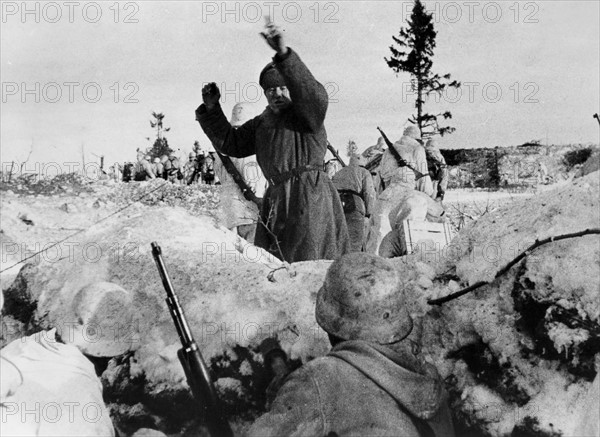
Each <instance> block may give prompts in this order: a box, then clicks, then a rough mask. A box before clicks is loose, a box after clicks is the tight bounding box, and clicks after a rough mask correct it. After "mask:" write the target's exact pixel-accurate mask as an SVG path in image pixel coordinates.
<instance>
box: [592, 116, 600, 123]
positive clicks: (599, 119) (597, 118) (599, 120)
mask: <svg viewBox="0 0 600 437" xmlns="http://www.w3.org/2000/svg"><path fill="white" fill-rule="evenodd" d="M593 117H594V118H595V119H596V120H598V124H600V117H598V114H594V115H593Z"/></svg>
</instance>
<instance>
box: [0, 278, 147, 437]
mask: <svg viewBox="0 0 600 437" xmlns="http://www.w3.org/2000/svg"><path fill="white" fill-rule="evenodd" d="M132 303H133V295H132V294H131V293H130V292H128V291H126V290H125V289H123V288H122V287H120V286H119V285H117V284H114V283H110V282H95V283H92V284H88V285H86V286H84V287H82V288H81V289H80V290H79V291H78V292H77V293H75V295H74V296H73V297H72V299H71V307H70V308H69V309H66V313H65V315H64V317H63V319H62V321H61V320H56V321H54V322H52V323H53V325H54V326H55V327H54V328H52V329H50V330H48V331H40V332H37V333H35V334H33V335H31V336H29V337H23V338H20V339H18V340H14V341H13V342H11V343H9V344H8V345H6V346H5V347H4V348H3V349H2V350H1V351H0V362H1V368H2V372H0V375H1V377H2V384H1V385H2V391H1V393H0V401H1V402H0V409H1V410H2V418H3V420H2V431H3V433H4V434H3V435H11V436H12V435H27V436H51V435H71V436H75V435H77V436H84V435H85V436H92V435H103V436H113V435H115V434H114V428H113V424H112V422H111V419H110V416H109V412H108V409H107V408H106V406H105V405H104V401H103V399H102V384H101V382H100V379H99V378H98V375H99V374H101V373H102V371H103V370H104V368H103V367H105V366H106V364H107V363H108V359H109V357H115V356H119V355H123V354H124V353H126V352H128V351H130V350H132V349H133V348H134V346H135V344H136V342H137V341H139V340H138V339H137V338H136V335H137V330H136V328H135V323H134V321H133V318H134V314H133V311H132V309H131V308H132ZM102 363H104V364H102ZM96 366H97V368H96ZM69 403H70V404H71V407H72V408H73V409H69V412H70V414H58V415H45V414H42V415H41V416H40V417H37V416H36V415H22V414H20V412H19V414H14V413H15V411H14V407H15V406H18V407H17V411H18V410H20V409H22V410H23V411H35V410H36V406H37V408H38V409H39V405H50V404H55V405H57V406H59V405H60V406H62V405H67V404H69ZM84 407H85V408H86V409H87V407H91V408H90V409H89V410H88V411H89V413H90V415H93V417H94V418H95V420H87V419H88V416H87V415H86V414H83V413H84V412H85V411H86V410H85V409H84V410H83V411H82V410H81V409H82V408H84ZM76 408H79V409H80V410H76ZM60 411H61V410H60V408H59V410H58V412H59V413H60ZM75 413H76V414H75Z"/></svg>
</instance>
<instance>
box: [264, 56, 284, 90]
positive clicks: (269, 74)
mask: <svg viewBox="0 0 600 437" xmlns="http://www.w3.org/2000/svg"><path fill="white" fill-rule="evenodd" d="M258 83H259V84H260V86H261V87H262V89H263V90H267V89H269V88H275V87H278V86H285V80H284V79H283V76H282V75H281V73H279V71H278V70H277V68H275V64H274V63H272V62H269V63H268V64H267V65H266V67H265V68H263V70H262V71H261V72H260V76H259V78H258Z"/></svg>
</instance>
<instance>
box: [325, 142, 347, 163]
mask: <svg viewBox="0 0 600 437" xmlns="http://www.w3.org/2000/svg"><path fill="white" fill-rule="evenodd" d="M327 148H328V149H329V151H330V152H331V154H332V155H333V156H335V159H337V160H338V161H340V164H342V167H346V163H345V162H344V160H343V159H342V157H341V156H340V155H339V154H338V152H337V151H336V150H335V149H334V148H333V146H332V145H331V143H330V142H329V141H327Z"/></svg>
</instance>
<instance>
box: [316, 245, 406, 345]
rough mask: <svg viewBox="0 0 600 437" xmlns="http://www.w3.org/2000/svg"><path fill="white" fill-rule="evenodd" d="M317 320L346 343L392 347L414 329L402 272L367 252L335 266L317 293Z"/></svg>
mask: <svg viewBox="0 0 600 437" xmlns="http://www.w3.org/2000/svg"><path fill="white" fill-rule="evenodd" d="M316 318H317V323H318V324H319V326H321V328H323V329H324V330H325V331H326V332H328V333H329V334H331V335H335V336H336V337H339V338H341V339H344V340H365V341H373V342H376V343H379V344H391V343H396V342H398V341H400V340H402V339H403V338H405V337H406V336H407V335H408V334H410V331H411V330H412V319H411V318H410V315H409V313H408V309H407V308H406V304H405V298H404V293H403V291H402V290H401V289H400V277H399V276H398V272H397V271H396V269H394V267H393V266H392V265H391V264H390V263H389V261H387V260H385V259H383V258H381V257H379V256H376V255H373V254H368V253H364V252H354V253H349V254H346V255H344V256H342V257H341V258H339V259H337V260H336V261H334V262H333V264H331V266H330V267H329V269H328V270H327V275H326V276H325V282H324V283H323V286H322V287H321V289H320V290H319V293H318V294H317V305H316Z"/></svg>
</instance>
